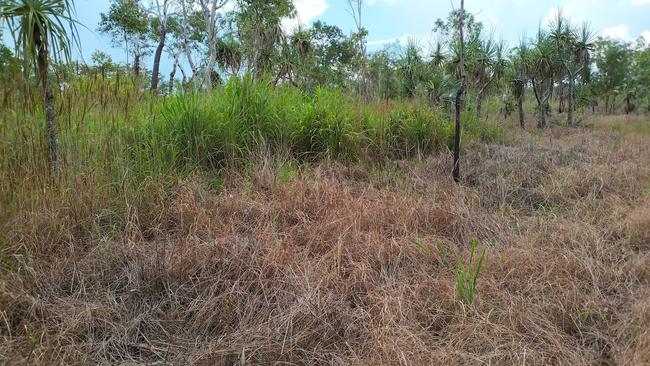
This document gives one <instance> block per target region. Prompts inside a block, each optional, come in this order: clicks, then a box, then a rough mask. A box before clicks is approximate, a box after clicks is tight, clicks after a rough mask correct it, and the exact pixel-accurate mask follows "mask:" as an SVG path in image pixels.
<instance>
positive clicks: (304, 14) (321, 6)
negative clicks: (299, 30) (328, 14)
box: [282, 0, 329, 31]
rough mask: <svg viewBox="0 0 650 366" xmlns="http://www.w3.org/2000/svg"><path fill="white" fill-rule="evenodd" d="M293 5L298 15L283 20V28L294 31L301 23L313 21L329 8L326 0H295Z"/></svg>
mask: <svg viewBox="0 0 650 366" xmlns="http://www.w3.org/2000/svg"><path fill="white" fill-rule="evenodd" d="M293 5H294V6H295V7H296V16H295V18H293V19H289V18H286V19H283V20H282V28H284V30H285V31H293V30H294V29H295V28H296V27H298V26H299V25H304V24H307V23H309V22H311V21H312V20H314V19H316V18H318V17H319V16H320V15H322V14H323V13H325V11H326V10H327V8H329V4H328V3H327V1H326V0H294V1H293Z"/></svg>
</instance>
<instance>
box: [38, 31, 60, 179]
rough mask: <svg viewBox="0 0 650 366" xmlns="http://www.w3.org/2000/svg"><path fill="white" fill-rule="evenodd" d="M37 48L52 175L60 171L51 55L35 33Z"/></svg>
mask: <svg viewBox="0 0 650 366" xmlns="http://www.w3.org/2000/svg"><path fill="white" fill-rule="evenodd" d="M34 37H35V38H36V42H35V43H36V47H37V49H38V59H37V63H38V75H39V79H41V80H40V81H41V85H42V87H43V102H44V105H45V124H46V126H47V137H48V156H47V157H48V162H49V164H50V170H51V171H52V173H56V172H57V171H58V170H59V153H58V144H57V141H56V111H55V110H54V94H53V93H52V85H50V79H49V77H48V66H49V55H48V51H47V45H46V44H44V43H43V42H41V38H40V34H39V32H35V35H34Z"/></svg>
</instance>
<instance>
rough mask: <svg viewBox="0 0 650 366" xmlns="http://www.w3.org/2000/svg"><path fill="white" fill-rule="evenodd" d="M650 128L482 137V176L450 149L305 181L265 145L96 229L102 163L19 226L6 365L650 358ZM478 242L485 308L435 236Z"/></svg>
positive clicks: (3, 314)
mask: <svg viewBox="0 0 650 366" xmlns="http://www.w3.org/2000/svg"><path fill="white" fill-rule="evenodd" d="M648 142H649V141H648V139H647V136H646V137H644V136H636V135H627V134H626V135H620V134H615V133H607V132H593V131H587V130H581V129H572V130H567V129H562V128H556V129H552V130H550V131H549V132H547V133H545V134H544V135H543V136H537V135H530V134H528V133H521V134H520V135H519V136H518V137H517V142H515V143H514V144H513V145H512V146H485V145H478V146H473V147H470V148H469V149H468V152H467V155H466V159H465V160H466V161H465V167H467V170H466V171H465V175H466V181H465V184H464V185H463V186H461V187H457V186H455V185H454V184H452V183H451V181H450V179H449V178H448V176H449V174H448V166H449V159H448V157H445V156H440V157H432V158H429V159H428V160H426V161H424V162H421V163H412V162H395V163H393V164H390V165H389V166H387V167H383V168H369V167H363V166H343V165H341V164H338V163H332V162H330V163H321V164H319V165H317V166H312V167H304V168H301V170H300V172H299V174H297V175H296V176H295V177H292V178H289V179H288V180H287V179H278V176H277V172H278V170H279V168H278V160H277V159H271V158H269V157H268V156H266V157H265V156H263V155H262V156H261V157H260V158H259V159H257V161H258V164H257V166H256V167H255V168H254V169H253V170H252V171H253V172H254V173H253V174H252V177H241V176H232V177H230V178H229V179H228V180H227V182H226V185H225V188H224V189H223V191H221V192H219V193H217V192H214V191H210V190H208V189H207V188H206V185H205V184H204V183H203V180H202V178H200V177H197V178H196V179H192V180H188V181H183V182H179V184H178V186H177V187H176V188H175V189H174V191H173V194H172V195H171V196H167V195H165V194H164V193H160V194H155V195H154V194H152V195H151V196H149V197H147V198H148V201H149V202H148V209H147V211H146V212H143V209H142V208H140V209H139V210H137V209H135V208H134V209H132V210H131V209H130V210H129V216H128V217H129V218H130V219H129V220H128V222H127V223H126V224H125V225H124V227H123V228H121V229H119V230H118V232H119V233H120V234H119V235H99V234H98V232H97V231H96V230H94V229H93V228H92V226H93V223H96V222H97V220H101V217H103V215H105V212H106V210H107V207H106V206H107V204H106V203H105V202H106V199H105V197H103V196H102V194H101V193H97V192H95V193H93V189H95V188H94V187H93V186H92V184H83V182H81V181H85V180H84V179H86V180H87V178H83V179H82V178H80V185H79V186H78V187H77V189H78V191H76V192H73V193H71V194H67V195H65V194H61V195H60V196H58V199H59V200H61V201H60V202H55V203H50V205H49V206H48V207H42V208H40V209H38V210H37V209H33V210H22V211H20V212H19V213H18V214H17V215H16V217H15V219H14V221H13V223H12V226H11V228H10V232H11V234H10V238H11V239H12V241H11V243H12V246H11V247H10V248H9V252H8V254H7V257H8V258H9V260H7V261H6V262H7V266H8V268H6V271H4V275H3V276H2V282H1V284H0V335H1V336H2V339H3V342H2V344H1V345H0V362H3V363H5V364H19V365H20V364H40V365H50V364H79V365H82V364H94V363H100V364H159V365H160V364H178V365H184V364H195V365H243V364H269V365H308V364H318V365H432V364H433V365H461V364H462V365H474V364H475V365H482V364H497V365H510V364H522V365H523V364H526V365H550V364H553V365H594V364H595V365H647V364H650V330H649V329H650V270H649V268H650V250H649V249H650V247H649V245H650V197H649V194H648V182H649V180H648V179H649V177H650V175H649V173H650V170H649V167H648V162H649V161H650V145H649V144H648ZM97 190H98V188H97ZM150 191H151V192H157V191H156V190H155V189H152V190H150ZM64 200H65V201H68V202H70V203H69V204H64V203H63V202H64ZM472 238H477V239H478V240H479V242H480V243H481V245H483V246H484V247H485V248H486V250H487V259H486V263H485V264H484V269H483V272H482V273H481V278H480V280H479V287H478V291H479V298H478V300H477V301H476V302H475V303H474V304H473V305H472V306H466V305H462V304H460V303H459V302H458V301H457V300H456V298H455V294H454V286H455V284H454V278H453V275H452V274H451V272H450V270H449V268H447V267H445V266H444V265H443V263H442V262H441V259H440V256H439V255H438V254H437V252H436V250H435V244H436V243H443V245H444V246H446V247H447V248H459V249H461V250H463V251H465V252H466V251H467V247H468V246H469V242H470V240H471V239H472ZM414 243H418V244H417V245H416V244H414Z"/></svg>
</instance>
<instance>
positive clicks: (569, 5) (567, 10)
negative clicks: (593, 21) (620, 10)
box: [543, 0, 646, 24]
mask: <svg viewBox="0 0 650 366" xmlns="http://www.w3.org/2000/svg"><path fill="white" fill-rule="evenodd" d="M642 1H646V0H642ZM599 4H600V0H568V1H566V2H565V3H564V4H563V5H562V6H559V7H554V8H551V9H550V10H549V11H548V13H547V14H546V17H544V22H543V24H548V23H549V22H550V21H553V20H554V19H555V17H556V14H557V11H558V9H559V10H560V11H561V12H562V15H564V16H565V17H568V18H570V19H572V20H577V21H584V20H588V19H587V17H588V14H590V13H591V11H592V10H593V9H596V8H598V6H599Z"/></svg>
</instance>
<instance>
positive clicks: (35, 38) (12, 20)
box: [0, 0, 79, 71]
mask: <svg viewBox="0 0 650 366" xmlns="http://www.w3.org/2000/svg"><path fill="white" fill-rule="evenodd" d="M73 15H74V7H73V3H72V1H70V0H5V1H3V2H2V3H0V25H2V23H3V22H5V23H6V24H7V26H8V28H9V31H10V33H11V34H12V37H13V38H14V41H15V46H16V52H15V54H16V56H18V57H19V58H21V59H22V60H23V63H24V64H23V68H24V70H25V71H27V70H29V69H30V67H31V66H33V65H35V64H36V63H37V62H36V59H37V57H38V52H39V50H40V49H45V50H48V51H49V53H50V57H51V58H52V59H53V60H54V62H59V60H61V59H62V60H63V61H69V60H70V59H71V47H72V45H73V44H75V43H77V44H78V40H79V38H78V34H77V29H76V20H75V19H74V18H73ZM64 24H68V25H69V26H68V27H65V26H64Z"/></svg>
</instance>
